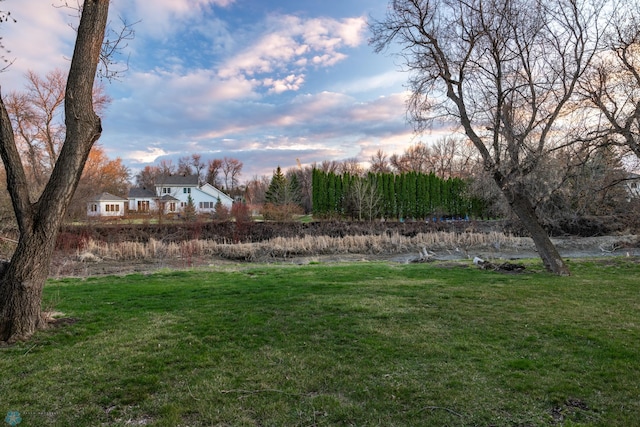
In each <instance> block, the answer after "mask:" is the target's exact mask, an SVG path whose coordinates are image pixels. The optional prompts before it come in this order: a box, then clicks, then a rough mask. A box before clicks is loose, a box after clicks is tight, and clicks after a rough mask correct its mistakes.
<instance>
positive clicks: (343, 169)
mask: <svg viewBox="0 0 640 427" xmlns="http://www.w3.org/2000/svg"><path fill="white" fill-rule="evenodd" d="M338 172H339V173H341V174H345V173H348V174H349V175H353V176H360V175H362V174H363V173H364V168H363V167H362V165H361V164H360V162H359V161H358V159H356V158H355V157H351V158H349V159H345V160H343V161H342V162H340V165H339V167H338Z"/></svg>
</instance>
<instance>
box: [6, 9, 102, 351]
mask: <svg viewBox="0 0 640 427" xmlns="http://www.w3.org/2000/svg"><path fill="white" fill-rule="evenodd" d="M108 10H109V0H86V1H85V2H84V5H83V7H82V15H81V18H80V24H79V26H78V35H77V38H76V46H75V50H74V52H73V58H72V60H71V67H70V70H69V77H68V79H67V88H66V92H65V125H66V129H67V130H66V137H65V142H64V145H63V146H62V150H61V152H60V156H59V157H58V160H57V162H56V165H55V168H54V170H53V172H52V173H51V178H50V179H49V181H48V182H47V185H46V187H45V189H44V190H43V192H42V195H41V196H40V199H39V200H38V201H37V202H35V203H32V202H31V201H30V199H29V185H28V182H27V179H26V175H25V171H24V168H23V167H22V162H21V160H20V155H19V153H18V150H17V148H16V144H15V140H14V136H13V131H12V130H11V123H10V121H9V117H8V114H7V111H6V108H5V106H4V103H3V102H2V101H1V99H0V155H1V156H2V160H3V162H4V164H5V169H6V172H7V189H8V191H9V193H10V195H11V201H12V203H13V209H14V212H15V214H16V219H17V221H18V228H19V230H20V238H19V240H18V246H17V248H16V251H15V252H14V254H13V256H12V258H11V261H10V263H9V265H7V266H6V268H5V270H4V272H3V273H2V276H1V277H0V340H1V341H8V342H12V341H17V340H24V339H27V338H29V337H30V336H31V335H32V334H33V333H34V332H35V331H36V330H38V329H40V328H42V327H44V326H45V322H44V320H43V319H42V313H41V304H42V290H43V288H44V284H45V281H46V279H47V276H48V273H49V265H50V262H51V256H52V254H53V250H54V248H55V242H56V238H57V235H58V230H59V228H60V225H61V223H62V220H63V218H64V214H65V211H66V209H67V207H68V206H69V203H70V201H71V198H72V197H73V193H74V192H75V189H76V187H77V185H78V181H79V180H80V176H81V174H82V169H83V168H84V164H85V162H86V160H87V157H88V155H89V151H90V150H91V147H92V146H93V143H94V142H95V141H97V140H98V138H99V137H100V133H101V131H102V127H101V124H100V118H99V117H98V116H97V115H96V113H95V112H94V110H93V96H92V95H93V84H94V80H95V75H96V70H97V65H98V61H99V59H100V50H101V47H102V42H103V39H104V32H105V27H106V24H107V15H108Z"/></svg>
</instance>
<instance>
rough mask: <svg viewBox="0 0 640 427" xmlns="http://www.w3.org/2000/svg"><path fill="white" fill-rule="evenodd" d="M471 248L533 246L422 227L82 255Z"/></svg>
mask: <svg viewBox="0 0 640 427" xmlns="http://www.w3.org/2000/svg"><path fill="white" fill-rule="evenodd" d="M470 248H474V249H483V248H493V249H498V248H504V249H506V248H511V249H515V250H523V249H531V248H533V242H532V241H531V239H529V238H525V237H515V236H511V235H508V234H504V233H498V232H491V233H453V232H436V233H420V234H418V235H416V236H413V237H408V236H402V235H400V234H398V233H394V234H391V235H380V236H345V237H328V236H305V237H302V238H283V237H276V238H274V239H271V240H268V241H264V242H258V243H217V242H214V241H210V240H189V241H184V242H180V243H163V242H160V241H158V240H150V241H149V242H148V243H137V242H122V243H104V242H97V241H94V240H89V241H87V242H86V244H85V245H84V247H83V249H82V250H81V251H78V253H77V258H78V260H81V261H85V262H95V261H99V260H101V259H110V260H118V261H131V260H152V259H163V258H190V257H199V256H218V257H221V258H225V259H231V260H245V261H257V260H264V259H268V258H289V257H295V256H313V255H339V254H403V253H408V252H420V251H422V250H425V249H426V250H429V251H438V250H456V251H460V252H463V253H464V252H466V251H468V250H469V249H470Z"/></svg>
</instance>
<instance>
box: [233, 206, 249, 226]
mask: <svg viewBox="0 0 640 427" xmlns="http://www.w3.org/2000/svg"><path fill="white" fill-rule="evenodd" d="M231 216H232V217H234V218H235V219H236V222H237V223H244V222H251V221H253V218H252V217H251V212H249V206H247V204H246V203H244V202H234V203H233V205H231Z"/></svg>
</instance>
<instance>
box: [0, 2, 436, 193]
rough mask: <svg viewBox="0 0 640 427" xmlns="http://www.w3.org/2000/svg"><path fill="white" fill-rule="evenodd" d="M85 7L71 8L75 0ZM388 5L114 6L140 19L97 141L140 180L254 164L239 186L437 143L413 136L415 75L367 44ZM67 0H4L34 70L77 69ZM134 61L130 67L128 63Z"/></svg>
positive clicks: (0, 32)
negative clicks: (147, 173) (410, 104)
mask: <svg viewBox="0 0 640 427" xmlns="http://www.w3.org/2000/svg"><path fill="white" fill-rule="evenodd" d="M72 2H73V1H72ZM387 3H388V0H302V1H301V0H295V1H294V0H269V1H267V0H153V1H149V0H112V5H111V9H110V22H111V24H112V26H113V27H114V28H117V27H118V26H119V25H121V20H124V21H126V22H128V23H134V22H136V24H135V25H134V27H133V28H134V30H135V38H134V39H133V40H130V41H128V42H127V46H126V48H125V49H123V51H122V52H121V55H120V56H119V58H117V59H118V60H119V61H120V66H121V67H122V69H124V68H126V72H124V73H123V74H122V75H121V77H120V78H119V79H118V80H115V81H111V82H107V83H106V84H105V87H106V91H107V93H108V94H109V96H110V97H111V98H112V102H111V104H110V106H109V107H108V109H107V110H106V112H105V113H104V116H103V133H102V137H101V138H100V140H99V143H100V144H101V145H102V146H103V147H104V148H105V150H106V152H107V154H108V155H109V157H111V158H116V157H120V158H121V159H122V160H123V162H124V164H125V165H127V166H128V167H129V168H130V169H131V170H132V172H133V174H135V173H136V172H138V171H139V170H140V169H142V168H143V167H144V166H146V165H153V164H157V163H158V162H159V161H161V160H171V161H172V162H173V164H175V165H177V159H178V158H180V157H183V156H190V155H191V154H194V153H198V154H201V155H202V158H203V159H205V160H206V159H222V158H224V157H231V158H236V159H239V160H240V161H242V162H243V164H244V167H243V170H242V176H241V181H247V180H249V179H252V178H253V177H257V176H262V175H267V176H271V174H272V173H273V171H274V170H275V169H276V167H277V166H281V167H282V168H283V169H285V170H286V169H289V168H291V167H295V166H296V164H297V162H298V161H299V162H300V163H301V164H302V165H311V164H313V163H314V162H316V163H320V162H322V161H325V160H336V161H341V160H345V159H352V158H356V159H358V160H359V161H361V162H367V161H368V160H369V159H370V157H371V156H372V155H373V154H374V153H375V152H376V151H378V150H379V149H382V150H383V151H384V152H385V153H387V154H389V155H390V154H393V153H402V152H403V151H404V150H405V149H406V148H408V147H409V146H410V145H412V144H415V143H416V142H418V141H423V140H425V139H429V138H434V137H435V135H433V134H432V135H426V136H425V135H423V136H421V137H418V136H416V135H414V133H413V131H412V127H411V125H410V124H408V123H407V116H406V104H405V103H406V99H407V93H406V80H407V78H408V76H407V74H406V73H403V72H401V71H400V68H399V65H398V59H397V58H394V57H393V56H392V55H390V54H377V53H375V52H374V51H373V48H372V46H370V45H369V38H370V33H369V29H368V26H367V22H368V21H369V20H370V19H371V18H373V19H383V18H384V15H385V12H386V8H387ZM62 4H64V1H62V0H5V1H3V2H2V3H0V7H1V9H2V10H9V11H10V12H11V16H12V17H14V19H16V20H17V23H3V24H2V26H1V27H0V37H2V42H3V44H4V45H5V47H6V49H8V50H10V53H9V54H5V56H6V57H8V58H10V59H12V60H14V62H13V64H12V65H11V66H10V67H9V69H8V70H7V71H5V72H4V73H2V74H0V85H1V89H2V93H3V94H4V93H8V92H10V91H13V90H21V89H23V88H24V74H25V73H26V72H27V71H28V70H33V71H35V72H37V73H38V74H40V75H44V74H46V73H47V72H48V71H50V70H52V69H54V68H56V67H58V68H62V69H64V70H67V69H68V67H69V60H70V57H71V54H72V52H73V44H74V41H75V33H74V30H73V28H72V27H73V25H74V24H76V25H77V21H78V18H77V13H74V12H73V11H72V10H69V9H67V8H64V7H55V6H61V5H62ZM125 63H126V66H125Z"/></svg>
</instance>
